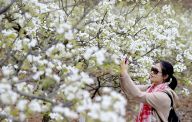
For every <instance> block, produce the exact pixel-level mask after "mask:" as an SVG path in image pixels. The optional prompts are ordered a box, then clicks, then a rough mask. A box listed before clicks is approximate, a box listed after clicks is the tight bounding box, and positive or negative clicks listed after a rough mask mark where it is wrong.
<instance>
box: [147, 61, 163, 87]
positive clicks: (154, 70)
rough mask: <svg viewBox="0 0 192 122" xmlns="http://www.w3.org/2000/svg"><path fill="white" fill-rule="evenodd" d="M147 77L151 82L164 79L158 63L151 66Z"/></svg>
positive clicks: (158, 81)
mask: <svg viewBox="0 0 192 122" xmlns="http://www.w3.org/2000/svg"><path fill="white" fill-rule="evenodd" d="M149 78H150V80H151V82H152V83H155V84H160V83H162V82H163V81H164V77H163V74H162V70H161V64H160V63H157V64H155V65H153V66H152V67H151V72H150V76H149Z"/></svg>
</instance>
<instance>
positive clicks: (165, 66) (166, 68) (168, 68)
mask: <svg viewBox="0 0 192 122" xmlns="http://www.w3.org/2000/svg"><path fill="white" fill-rule="evenodd" d="M160 64H161V69H162V74H163V75H164V76H166V75H168V78H167V79H166V80H165V81H164V82H170V83H169V87H170V88H171V89H172V90H174V89H175V88H176V87H177V79H176V78H175V76H173V73H174V71H173V66H172V64H171V63H169V62H167V61H160Z"/></svg>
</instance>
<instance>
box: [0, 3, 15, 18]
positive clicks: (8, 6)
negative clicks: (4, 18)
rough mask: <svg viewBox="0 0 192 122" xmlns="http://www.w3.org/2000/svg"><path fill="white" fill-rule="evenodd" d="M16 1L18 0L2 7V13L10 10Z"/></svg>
mask: <svg viewBox="0 0 192 122" xmlns="http://www.w3.org/2000/svg"><path fill="white" fill-rule="evenodd" d="M14 2H16V0H12V1H11V3H10V4H9V5H7V6H6V7H4V8H2V9H0V15H1V14H3V13H5V12H7V11H8V10H9V8H10V7H11V6H12V5H13V3H14Z"/></svg>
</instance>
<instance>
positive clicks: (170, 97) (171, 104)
mask: <svg viewBox="0 0 192 122" xmlns="http://www.w3.org/2000/svg"><path fill="white" fill-rule="evenodd" d="M164 93H166V94H167V95H168V96H169V98H170V99H171V107H173V99H172V97H171V95H170V94H169V93H167V92H165V91H164Z"/></svg>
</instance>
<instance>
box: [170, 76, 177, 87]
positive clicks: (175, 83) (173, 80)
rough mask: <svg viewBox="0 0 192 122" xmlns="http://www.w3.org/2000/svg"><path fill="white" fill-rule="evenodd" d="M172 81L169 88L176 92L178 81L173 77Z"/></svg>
mask: <svg viewBox="0 0 192 122" xmlns="http://www.w3.org/2000/svg"><path fill="white" fill-rule="evenodd" d="M170 80H171V81H170V83H169V87H170V88H171V89H172V90H174V89H175V88H176V87H177V79H176V78H175V77H174V76H172V77H171V79H170Z"/></svg>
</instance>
